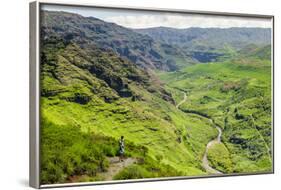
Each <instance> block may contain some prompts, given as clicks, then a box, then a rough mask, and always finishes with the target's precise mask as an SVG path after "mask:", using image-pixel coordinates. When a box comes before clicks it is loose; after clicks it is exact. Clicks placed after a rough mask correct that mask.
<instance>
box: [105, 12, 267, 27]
mask: <svg viewBox="0 0 281 190" xmlns="http://www.w3.org/2000/svg"><path fill="white" fill-rule="evenodd" d="M104 20H105V21H107V22H114V23H116V24H118V25H121V26H125V27H129V28H150V27H158V26H164V27H173V28H189V27H202V28H209V27H219V28H229V27H262V28H270V27H271V25H272V24H271V19H260V18H249V17H247V18H246V17H233V16H205V15H204V16H203V15H179V14H176V15H171V14H161V15H160V14H159V15H125V16H123V15H122V16H112V17H106V18H104Z"/></svg>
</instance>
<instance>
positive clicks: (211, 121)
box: [176, 92, 223, 174]
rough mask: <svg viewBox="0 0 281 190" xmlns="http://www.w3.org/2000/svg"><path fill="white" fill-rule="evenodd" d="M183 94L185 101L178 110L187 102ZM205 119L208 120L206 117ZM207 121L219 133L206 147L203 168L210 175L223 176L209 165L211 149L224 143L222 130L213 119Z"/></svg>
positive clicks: (177, 106)
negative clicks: (209, 151)
mask: <svg viewBox="0 0 281 190" xmlns="http://www.w3.org/2000/svg"><path fill="white" fill-rule="evenodd" d="M183 94H184V96H183V100H182V101H180V102H179V103H178V104H177V105H176V108H177V109H179V106H180V105H181V104H183V103H184V102H186V100H187V95H186V93H185V92H183ZM200 116H201V117H204V116H202V115H200ZM205 118H206V117H205ZM207 119H208V120H209V121H210V123H211V124H212V125H214V126H215V128H216V129H217V131H218V136H217V137H216V138H215V139H213V140H211V141H209V142H208V144H207V146H206V150H205V153H204V156H203V159H202V166H203V168H204V169H205V170H206V171H207V173H209V174H223V173H222V172H220V171H218V170H216V169H214V168H212V167H211V166H210V165H209V161H208V150H209V149H210V147H212V146H213V145H214V144H217V143H222V142H221V135H222V130H221V128H220V127H219V126H217V125H215V123H214V121H213V120H212V119H210V118H207Z"/></svg>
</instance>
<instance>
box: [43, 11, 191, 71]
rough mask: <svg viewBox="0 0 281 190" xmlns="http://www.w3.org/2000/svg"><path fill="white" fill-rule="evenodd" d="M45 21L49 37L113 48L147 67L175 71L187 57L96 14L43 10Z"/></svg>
mask: <svg viewBox="0 0 281 190" xmlns="http://www.w3.org/2000/svg"><path fill="white" fill-rule="evenodd" d="M42 20H43V22H42V23H41V24H42V27H41V30H42V34H43V35H44V36H45V37H48V36H58V37H60V38H63V39H65V40H68V41H69V40H70V41H73V42H75V43H76V44H78V45H79V46H80V47H82V48H84V47H87V48H91V47H92V46H98V47H99V48H102V49H106V50H112V51H114V52H115V53H117V54H118V55H120V56H122V57H125V58H127V59H129V60H130V61H132V62H133V63H136V64H137V65H139V66H141V67H143V68H149V69H160V70H167V71H169V70H175V69H177V64H176V61H177V60H175V58H180V59H184V60H185V59H187V58H186V56H185V54H184V53H183V52H182V51H181V50H180V49H179V48H176V47H173V46H171V45H168V44H165V43H160V42H157V41H155V40H153V39H152V38H151V37H150V36H148V35H142V34H139V33H137V32H135V31H133V30H131V29H128V28H124V27H122V26H119V25H117V24H114V23H107V22H104V21H102V20H100V19H96V18H94V17H83V16H81V15H78V14H73V13H67V12H54V11H43V12H42Z"/></svg>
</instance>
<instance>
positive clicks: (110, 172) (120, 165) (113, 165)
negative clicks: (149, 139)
mask: <svg viewBox="0 0 281 190" xmlns="http://www.w3.org/2000/svg"><path fill="white" fill-rule="evenodd" d="M107 159H108V161H109V163H110V165H109V168H108V169H107V171H106V172H102V173H100V174H99V176H101V177H102V178H103V179H104V180H105V181H112V180H113V177H114V176H115V175H116V174H118V173H119V172H120V171H122V170H123V169H124V168H126V167H128V166H130V165H132V164H135V163H137V159H136V158H131V157H129V158H125V159H124V160H123V161H122V162H120V161H119V157H108V158H107Z"/></svg>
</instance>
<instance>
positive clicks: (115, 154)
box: [30, 1, 274, 188]
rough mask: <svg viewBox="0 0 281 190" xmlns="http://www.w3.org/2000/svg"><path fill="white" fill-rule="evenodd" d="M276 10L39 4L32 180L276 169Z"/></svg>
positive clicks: (53, 183)
mask: <svg viewBox="0 0 281 190" xmlns="http://www.w3.org/2000/svg"><path fill="white" fill-rule="evenodd" d="M273 39H274V17H273V16H271V15H252V14H238V13H218V12H202V11H187V10H170V9H157V8H136V7H106V6H97V5H80V4H60V3H48V2H45V1H44V2H40V1H36V2H32V3H30V185H31V186H32V187H35V188H46V187H64V186H73V185H94V184H109V183H110V184H111V183H127V182H145V181H156V180H175V179H189V178H202V177H221V176H234V175H249V174H251V175H252V174H270V173H273V172H274V159H273V158H274V149H273V145H274V143H273V124H274V118H273V113H274V112H273V111H274V109H273V108H274V106H273V105H274V104H273V103H274V99H273V94H274V93H273V91H274V86H273V84H274V82H273V79H274V77H273V76H274V75H273V74H274V59H273V58H274V56H273V53H274V44H273V42H274V40H273Z"/></svg>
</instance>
